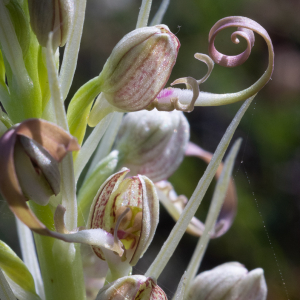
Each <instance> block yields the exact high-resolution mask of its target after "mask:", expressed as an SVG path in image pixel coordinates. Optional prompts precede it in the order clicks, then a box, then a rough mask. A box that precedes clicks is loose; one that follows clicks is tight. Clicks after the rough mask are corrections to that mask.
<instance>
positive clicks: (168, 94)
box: [157, 88, 174, 99]
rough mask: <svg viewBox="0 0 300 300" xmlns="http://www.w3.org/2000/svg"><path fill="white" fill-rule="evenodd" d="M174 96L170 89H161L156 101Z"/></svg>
mask: <svg viewBox="0 0 300 300" xmlns="http://www.w3.org/2000/svg"><path fill="white" fill-rule="evenodd" d="M173 95H174V91H173V89H171V88H168V89H163V90H161V91H160V92H159V94H158V95H157V99H161V98H167V97H171V96H173Z"/></svg>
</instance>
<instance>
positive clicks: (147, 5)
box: [136, 0, 152, 28]
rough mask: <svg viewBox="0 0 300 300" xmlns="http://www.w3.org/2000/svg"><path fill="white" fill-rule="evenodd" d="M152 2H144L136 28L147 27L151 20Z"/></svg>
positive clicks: (145, 0) (147, 0) (144, 0)
mask: <svg viewBox="0 0 300 300" xmlns="http://www.w3.org/2000/svg"><path fill="white" fill-rule="evenodd" d="M151 5H152V0H143V1H142V6H141V9H140V12H139V16H138V20H137V23H136V28H141V27H146V26H147V24H148V20H149V15H150V10H151Z"/></svg>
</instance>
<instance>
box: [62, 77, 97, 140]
mask: <svg viewBox="0 0 300 300" xmlns="http://www.w3.org/2000/svg"><path fill="white" fill-rule="evenodd" d="M100 92H101V82H100V80H99V77H98V76H97V77H95V78H93V79H91V80H90V81H88V82H87V83H86V84H84V85H83V86H82V87H81V88H80V89H79V90H78V91H77V92H76V94H75V95H74V97H73V98H72V100H71V102H70V105H69V107H68V113H67V119H68V124H69V129H70V133H71V134H72V135H73V136H75V137H76V138H77V139H78V143H79V144H82V141H83V138H84V134H85V131H86V126H87V118H88V115H89V113H90V110H91V106H92V104H93V101H94V99H95V97H96V96H97V95H98V94H99V93H100Z"/></svg>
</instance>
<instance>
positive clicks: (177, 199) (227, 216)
mask: <svg viewBox="0 0 300 300" xmlns="http://www.w3.org/2000/svg"><path fill="white" fill-rule="evenodd" d="M185 155H186V156H196V157H199V158H201V159H202V160H204V161H205V162H206V163H209V162H210V161H211V158H212V154H211V153H210V152H207V151H205V150H203V149H202V148H200V147H199V146H197V145H195V144H193V143H191V142H189V143H188V146H187V149H186V151H185ZM222 168H223V164H221V165H220V166H219V168H218V170H217V172H216V175H215V176H216V178H217V179H218V178H219V177H220V175H221V172H222ZM155 185H156V188H157V192H158V197H159V200H160V201H161V202H162V204H163V205H164V206H165V207H166V209H167V211H168V212H169V213H170V215H171V216H172V217H173V219H174V220H178V219H179V217H180V214H181V213H182V211H183V209H184V208H185V206H186V204H187V198H186V197H185V196H183V195H180V196H177V194H176V193H175V191H174V189H173V186H172V185H171V184H170V183H169V182H167V181H160V182H157V183H156V184H155ZM236 210H237V196H236V190H235V185H234V182H233V180H232V179H231V180H230V183H229V186H228V189H227V193H226V197H225V200H224V204H223V206H222V208H221V211H220V214H219V217H218V219H217V222H216V224H215V228H214V232H213V233H212V234H211V238H217V237H220V236H222V235H223V234H225V233H226V232H227V231H228V229H229V228H230V227H231V224H232V222H233V220H234V217H235V215H236ZM203 231H204V224H203V223H202V222H201V221H200V220H198V219H197V218H196V217H193V218H192V220H191V222H190V224H189V226H188V228H187V232H188V233H190V234H192V235H195V236H201V235H202V234H203Z"/></svg>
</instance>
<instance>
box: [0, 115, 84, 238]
mask: <svg viewBox="0 0 300 300" xmlns="http://www.w3.org/2000/svg"><path fill="white" fill-rule="evenodd" d="M18 136H25V137H27V138H29V139H32V140H33V141H35V142H37V143H39V144H40V145H41V146H42V147H43V148H44V149H45V150H46V151H48V152H49V154H50V155H51V156H52V157H53V158H54V159H55V160H56V161H58V162H60V161H61V160H62V159H63V158H64V157H65V155H66V154H67V153H68V152H69V151H74V150H79V145H78V143H77V141H76V139H75V138H74V137H72V136H71V135H70V134H69V133H67V132H66V131H65V130H63V129H62V128H61V127H58V126H57V125H55V124H52V123H50V122H47V121H44V120H40V119H28V120H26V121H24V122H22V123H21V124H19V125H18V126H16V127H13V128H11V129H10V130H8V131H7V132H6V133H5V134H4V135H3V136H2V137H1V138H0V166H1V169H2V171H1V172H0V191H1V194H2V195H3V197H4V198H5V199H6V201H7V202H8V205H9V207H10V209H11V210H12V212H13V213H14V214H15V215H16V217H18V218H19V219H20V220H21V221H22V222H23V223H24V224H26V225H27V226H28V227H29V228H30V229H31V230H33V231H35V232H37V233H40V234H45V235H48V229H47V228H46V227H45V225H44V224H42V223H41V222H40V221H39V220H38V218H37V217H36V216H35V215H34V214H33V212H32V211H31V210H30V209H29V207H28V206H27V204H26V201H27V200H28V199H27V198H26V197H25V196H24V194H23V192H22V189H21V187H20V184H19V181H18V177H17V174H16V169H15V163H14V148H15V144H16V142H17V137H18Z"/></svg>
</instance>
